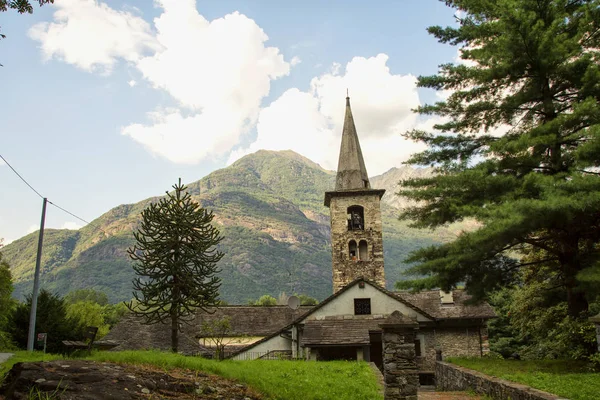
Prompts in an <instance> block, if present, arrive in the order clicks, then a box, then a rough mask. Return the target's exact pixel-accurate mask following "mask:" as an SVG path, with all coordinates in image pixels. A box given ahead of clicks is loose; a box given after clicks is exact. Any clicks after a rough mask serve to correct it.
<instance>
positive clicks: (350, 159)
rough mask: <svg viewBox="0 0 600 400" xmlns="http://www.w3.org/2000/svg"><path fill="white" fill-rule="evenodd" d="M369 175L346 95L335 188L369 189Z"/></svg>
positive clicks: (338, 189)
mask: <svg viewBox="0 0 600 400" xmlns="http://www.w3.org/2000/svg"><path fill="white" fill-rule="evenodd" d="M370 188H371V184H370V183H369V175H368V174H367V168H366V167H365V161H364V159H363V155H362V151H361V150H360V143H359V142H358V135H357V134H356V127H355V126H354V118H353V117H352V110H351V109H350V97H346V116H345V117H344V128H343V130H342V145H341V147H340V158H339V161H338V169H337V177H336V180H335V190H336V191H345V190H359V189H370Z"/></svg>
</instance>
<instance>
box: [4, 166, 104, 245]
mask: <svg viewBox="0 0 600 400" xmlns="http://www.w3.org/2000/svg"><path fill="white" fill-rule="evenodd" d="M0 158H2V160H3V161H4V162H5V163H6V165H8V166H9V167H10V169H12V171H13V172H14V173H15V174H17V176H18V177H19V178H21V180H22V181H23V182H25V184H26V185H27V186H29V188H30V189H31V190H33V191H34V192H35V193H36V194H37V195H38V196H40V197H41V198H42V199H45V197H44V196H42V195H41V194H40V192H38V191H37V190H35V189H34V188H33V186H31V185H30V184H29V183H28V182H27V181H26V180H25V178H23V177H22V176H21V174H19V173H18V172H17V170H16V169H14V168H13V166H12V165H10V164H9V163H8V161H6V158H4V157H2V154H0ZM47 201H48V203H50V204H52V205H53V206H54V207H56V208H58V209H59V210H61V211H63V212H65V213H67V214H69V215H71V216H73V217H75V218H77V219H78V220H80V221H83V222H85V223H86V224H88V225H90V226H92V227H94V228H96V229H99V230H101V231H102V232H104V234H105V235H107V236H108V233H106V231H105V230H104V229H102V228H100V227H99V226H97V225H95V224H92V223H91V222H89V221H86V220H85V219H83V218H81V217H79V216H77V215H75V214H73V213H72V212H71V211H69V210H65V209H64V208H62V207H61V206H59V205H57V204H54V203H53V202H51V201H50V200H47Z"/></svg>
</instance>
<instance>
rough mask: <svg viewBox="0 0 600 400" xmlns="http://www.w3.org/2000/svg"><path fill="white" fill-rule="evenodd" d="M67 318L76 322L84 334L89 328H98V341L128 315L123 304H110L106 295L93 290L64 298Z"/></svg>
mask: <svg viewBox="0 0 600 400" xmlns="http://www.w3.org/2000/svg"><path fill="white" fill-rule="evenodd" d="M64 302H65V304H66V310H67V317H68V318H70V319H72V320H73V321H75V323H76V324H77V325H78V327H79V328H78V330H79V331H80V332H83V331H84V330H85V328H86V327H88V326H95V327H97V328H98V333H97V334H96V339H101V338H102V337H104V336H105V335H106V334H107V333H108V332H109V331H110V329H111V328H112V327H113V326H114V325H116V323H117V322H119V320H120V319H121V317H123V315H125V314H126V313H127V311H128V310H127V306H126V305H125V304H123V303H118V304H108V296H106V293H103V292H99V291H97V290H93V289H78V290H74V291H72V292H69V293H68V294H67V295H66V296H65V297H64Z"/></svg>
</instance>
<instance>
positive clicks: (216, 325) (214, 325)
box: [200, 316, 231, 360]
mask: <svg viewBox="0 0 600 400" xmlns="http://www.w3.org/2000/svg"><path fill="white" fill-rule="evenodd" d="M230 333H231V319H230V318H229V317H228V316H225V317H223V318H219V319H212V320H210V321H202V326H201V328H200V335H201V337H205V338H210V341H211V342H212V343H211V344H213V345H214V346H215V359H217V360H222V359H223V358H224V356H225V338H226V337H227V336H229V334H230Z"/></svg>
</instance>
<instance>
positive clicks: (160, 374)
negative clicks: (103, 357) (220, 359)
mask: <svg viewBox="0 0 600 400" xmlns="http://www.w3.org/2000/svg"><path fill="white" fill-rule="evenodd" d="M63 362H64V361H63ZM140 388H141V389H140ZM32 391H34V392H35V393H39V394H40V398H42V397H44V396H46V397H48V396H51V397H52V398H53V399H60V400H75V399H77V400H96V399H97V400H100V399H123V400H127V399H148V398H149V395H150V394H151V396H152V397H151V398H154V396H156V398H160V399H193V398H198V397H197V396H198V395H201V398H202V399H206V400H216V399H232V400H242V399H243V400H258V399H261V396H259V395H257V394H256V393H255V392H253V391H252V390H250V389H249V388H247V387H246V385H243V384H239V383H237V382H231V381H229V380H227V379H224V378H221V377H217V376H214V375H207V374H205V373H202V372H198V371H189V370H172V371H170V372H169V373H166V372H164V371H163V370H158V369H157V368H155V367H152V366H137V365H136V366H129V365H128V366H120V365H117V364H112V363H97V362H94V361H84V360H72V361H71V362H70V364H69V365H66V364H65V365H63V364H61V362H60V361H51V362H35V363H17V364H15V365H14V366H13V368H12V369H11V370H10V371H9V372H8V374H7V375H6V378H5V380H4V382H3V384H2V386H1V387H0V398H6V399H17V400H20V399H29V395H30V393H31V392H32ZM2 396H4V397H2ZM195 396H196V397H195ZM44 398H45V397H44Z"/></svg>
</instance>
